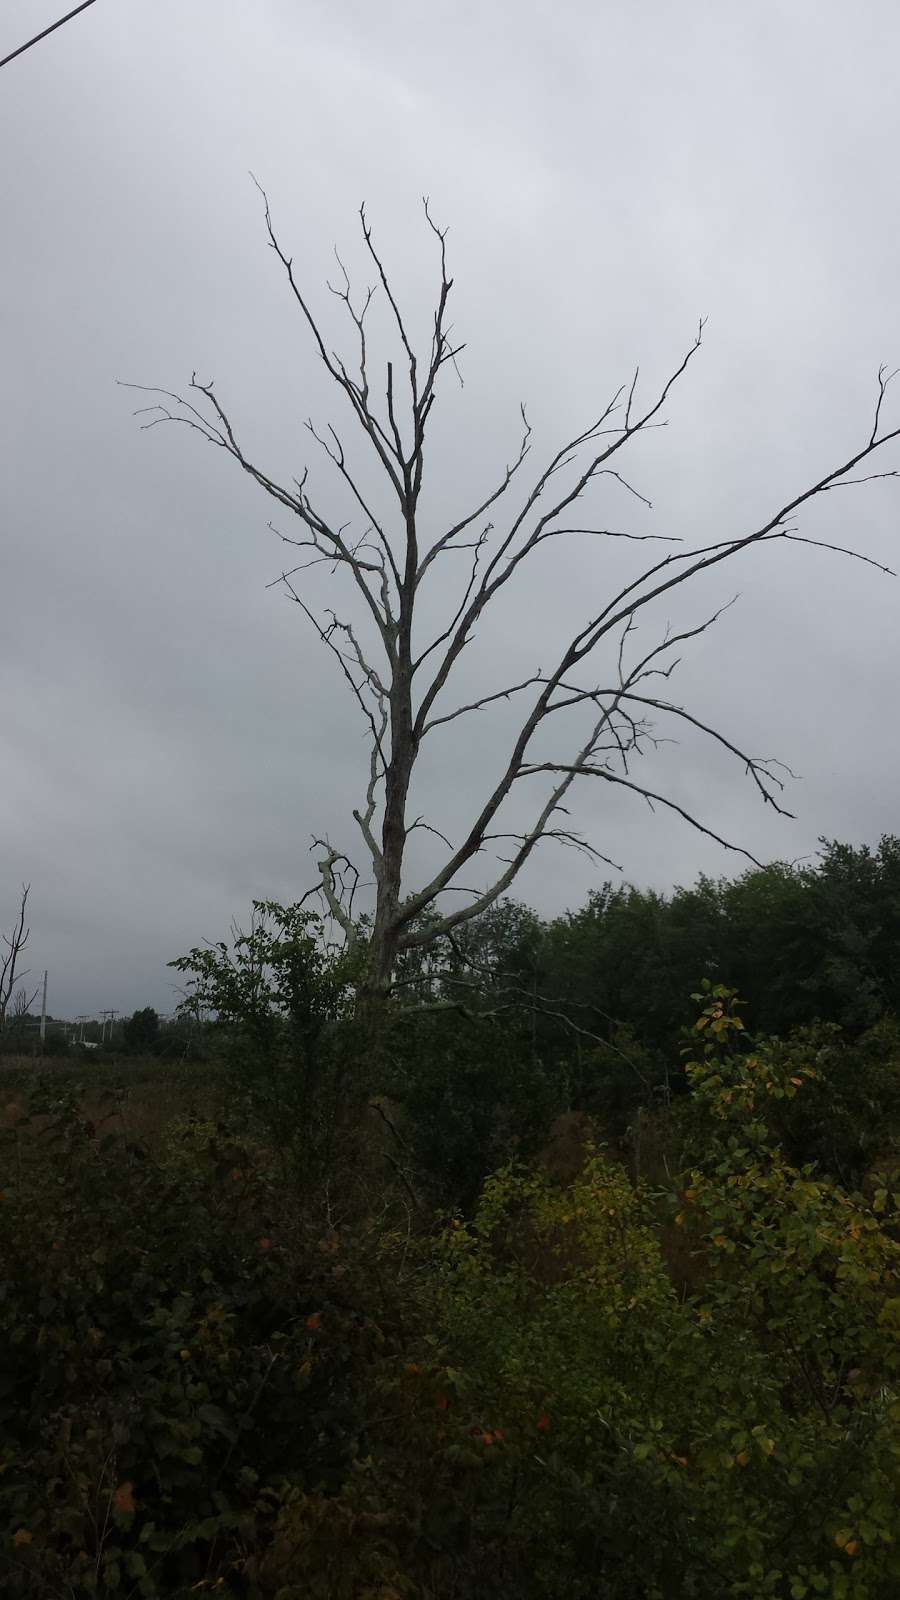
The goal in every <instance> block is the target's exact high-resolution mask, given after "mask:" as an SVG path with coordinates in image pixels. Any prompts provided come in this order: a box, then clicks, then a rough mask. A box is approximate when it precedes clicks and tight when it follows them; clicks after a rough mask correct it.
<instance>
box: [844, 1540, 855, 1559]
mask: <svg viewBox="0 0 900 1600" xmlns="http://www.w3.org/2000/svg"><path fill="white" fill-rule="evenodd" d="M844 1552H845V1554H846V1555H848V1556H855V1555H857V1554H858V1553H859V1540H858V1539H848V1540H847V1543H846V1544H845V1545H844Z"/></svg>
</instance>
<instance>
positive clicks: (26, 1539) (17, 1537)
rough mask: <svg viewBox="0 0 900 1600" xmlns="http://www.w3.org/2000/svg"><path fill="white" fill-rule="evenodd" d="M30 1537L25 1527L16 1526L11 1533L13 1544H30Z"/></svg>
mask: <svg viewBox="0 0 900 1600" xmlns="http://www.w3.org/2000/svg"><path fill="white" fill-rule="evenodd" d="M31 1539H32V1535H31V1534H30V1533H29V1532H28V1529H27V1528H17V1529H16V1531H15V1533H14V1534H13V1544H14V1545H17V1546H18V1545H22V1544H30V1543H31Z"/></svg>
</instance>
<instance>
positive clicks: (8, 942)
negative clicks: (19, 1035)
mask: <svg viewBox="0 0 900 1600" xmlns="http://www.w3.org/2000/svg"><path fill="white" fill-rule="evenodd" d="M30 891H31V885H30V884H28V883H23V885H22V893H21V897H20V900H19V911H18V915H17V917H16V920H15V922H14V923H13V926H12V930H11V932H10V933H9V934H3V935H0V943H2V944H3V945H5V947H6V954H5V955H2V954H0V1033H2V1031H3V1029H4V1028H5V1027H6V1019H7V1015H8V1014H9V1012H10V1006H11V1005H12V1006H13V1011H14V1013H15V1014H16V1015H20V1014H21V1015H24V1014H25V1013H26V1012H27V1011H28V1009H29V1007H30V1006H31V1003H32V1001H33V1000H34V998H35V996H36V995H37V989H35V991H34V994H33V995H32V996H31V999H29V998H28V997H27V995H26V993H25V990H24V989H22V990H20V991H19V993H18V994H16V983H17V982H18V983H21V982H22V980H23V979H24V978H27V977H28V973H27V971H26V972H19V971H18V970H17V969H18V964H19V957H20V955H21V954H22V951H23V950H24V949H25V946H26V944H27V943H28V936H29V934H30V933H31V929H30V928H26V926H25V914H26V908H27V906H28V896H29V893H30ZM14 996H15V999H14Z"/></svg>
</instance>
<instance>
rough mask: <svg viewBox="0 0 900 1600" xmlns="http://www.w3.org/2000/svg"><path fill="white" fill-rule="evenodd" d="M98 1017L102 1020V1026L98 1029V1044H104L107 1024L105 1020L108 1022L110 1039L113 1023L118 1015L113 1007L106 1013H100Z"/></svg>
mask: <svg viewBox="0 0 900 1600" xmlns="http://www.w3.org/2000/svg"><path fill="white" fill-rule="evenodd" d="M100 1015H101V1017H102V1018H103V1024H102V1026H101V1029H100V1043H101V1044H103V1042H104V1040H105V1038H106V1023H107V1020H108V1021H109V1037H110V1039H111V1038H112V1031H113V1022H114V1021H115V1019H116V1017H117V1016H118V1015H119V1013H118V1011H117V1010H116V1009H115V1008H114V1007H111V1008H109V1009H108V1010H106V1011H101V1013H100Z"/></svg>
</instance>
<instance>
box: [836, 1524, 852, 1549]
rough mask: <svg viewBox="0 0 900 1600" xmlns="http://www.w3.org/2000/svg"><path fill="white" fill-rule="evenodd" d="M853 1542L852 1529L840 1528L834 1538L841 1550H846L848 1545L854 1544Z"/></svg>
mask: <svg viewBox="0 0 900 1600" xmlns="http://www.w3.org/2000/svg"><path fill="white" fill-rule="evenodd" d="M852 1540H853V1529H852V1528H838V1530H837V1533H836V1534H835V1536H834V1542H835V1544H836V1545H837V1547H838V1549H839V1550H844V1549H846V1547H847V1545H848V1544H850V1543H851V1542H852Z"/></svg>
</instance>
